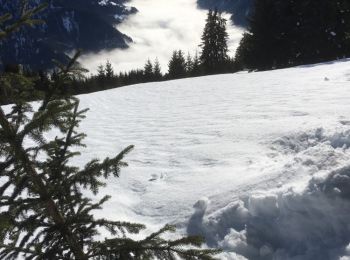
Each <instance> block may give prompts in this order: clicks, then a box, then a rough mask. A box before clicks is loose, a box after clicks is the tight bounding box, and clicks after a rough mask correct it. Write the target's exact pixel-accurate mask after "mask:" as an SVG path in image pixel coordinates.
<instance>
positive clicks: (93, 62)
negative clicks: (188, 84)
mask: <svg viewBox="0 0 350 260" xmlns="http://www.w3.org/2000/svg"><path fill="white" fill-rule="evenodd" d="M129 5H130V6H135V7H136V8H137V9H138V10H139V12H138V13H137V14H135V15H131V16H129V17H128V18H127V19H126V20H125V21H124V22H123V23H122V24H120V25H119V26H118V29H119V30H120V31H121V32H123V33H125V34H127V35H129V36H130V37H131V38H132V39H133V41H134V42H133V43H131V44H130V48H128V49H127V50H120V49H116V50H112V51H102V52H99V53H94V54H88V55H84V56H82V57H81V59H80V61H81V62H82V64H84V66H85V67H86V68H88V69H89V70H90V71H91V72H95V71H96V68H97V66H98V65H100V64H104V63H105V62H106V60H109V61H110V62H111V63H112V64H113V66H114V69H115V71H128V70H131V69H136V68H142V67H143V65H144V63H145V61H146V60H147V59H148V58H149V59H151V60H155V58H158V60H159V62H160V64H161V65H162V69H163V71H164V72H166V71H167V63H168V61H169V58H170V56H171V54H172V51H173V50H175V49H181V50H183V51H184V52H185V53H187V52H190V53H191V54H194V53H195V52H196V51H198V50H199V48H198V45H199V44H200V38H201V34H202V30H203V27H204V24H205V19H206V14H207V11H206V10H200V9H198V8H197V5H196V0H132V1H130V3H129ZM227 18H229V16H228V15H227ZM228 33H229V35H230V41H229V47H230V50H231V52H230V55H234V50H235V49H236V48H237V45H238V43H239V40H240V38H241V35H242V30H241V29H239V28H237V27H234V26H232V24H231V21H230V20H229V19H228Z"/></svg>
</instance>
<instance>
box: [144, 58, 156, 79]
mask: <svg viewBox="0 0 350 260" xmlns="http://www.w3.org/2000/svg"><path fill="white" fill-rule="evenodd" d="M153 79H154V74H153V64H152V62H151V61H150V60H149V59H148V60H147V62H146V64H145V67H144V80H145V82H150V81H153Z"/></svg>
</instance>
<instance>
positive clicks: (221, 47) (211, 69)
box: [200, 10, 228, 74]
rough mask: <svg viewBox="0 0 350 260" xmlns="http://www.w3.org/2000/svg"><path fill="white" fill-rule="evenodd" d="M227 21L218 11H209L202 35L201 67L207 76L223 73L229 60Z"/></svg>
mask: <svg viewBox="0 0 350 260" xmlns="http://www.w3.org/2000/svg"><path fill="white" fill-rule="evenodd" d="M227 40H228V34H227V31H226V19H224V18H223V17H222V16H221V13H219V12H218V11H217V10H215V11H211V10H210V11H209V12H208V16H207V19H206V25H205V27H204V31H203V34H202V44H201V47H202V52H201V56H200V60H201V65H202V67H203V70H204V72H205V74H213V73H218V72H222V71H223V70H224V68H225V63H226V61H227V59H228V55H227V52H228V47H227Z"/></svg>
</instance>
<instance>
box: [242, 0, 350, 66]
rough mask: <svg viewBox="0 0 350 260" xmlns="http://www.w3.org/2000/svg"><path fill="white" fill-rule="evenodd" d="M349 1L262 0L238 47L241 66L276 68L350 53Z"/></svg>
mask: <svg viewBox="0 0 350 260" xmlns="http://www.w3.org/2000/svg"><path fill="white" fill-rule="evenodd" d="M349 32H350V2H349V1H348V0H321V1H316V0H309V1H304V0H277V1H273V0H261V1H255V11H254V14H253V16H252V18H251V21H250V27H249V31H248V32H247V33H245V34H244V37H243V39H242V41H241V43H240V47H239V48H238V51H237V55H236V60H237V62H238V64H239V65H240V67H241V68H248V69H259V70H266V69H273V68H283V67H290V66H295V65H300V64H309V63H317V62H323V61H328V60H335V59H340V58H344V57H349V56H350V38H349Z"/></svg>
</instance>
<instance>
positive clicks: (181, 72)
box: [168, 50, 186, 79]
mask: <svg viewBox="0 0 350 260" xmlns="http://www.w3.org/2000/svg"><path fill="white" fill-rule="evenodd" d="M184 77H186V60H185V57H184V53H183V52H182V51H181V50H178V51H174V52H173V55H172V57H171V59H170V61H169V70H168V78H169V79H179V78H184Z"/></svg>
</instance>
